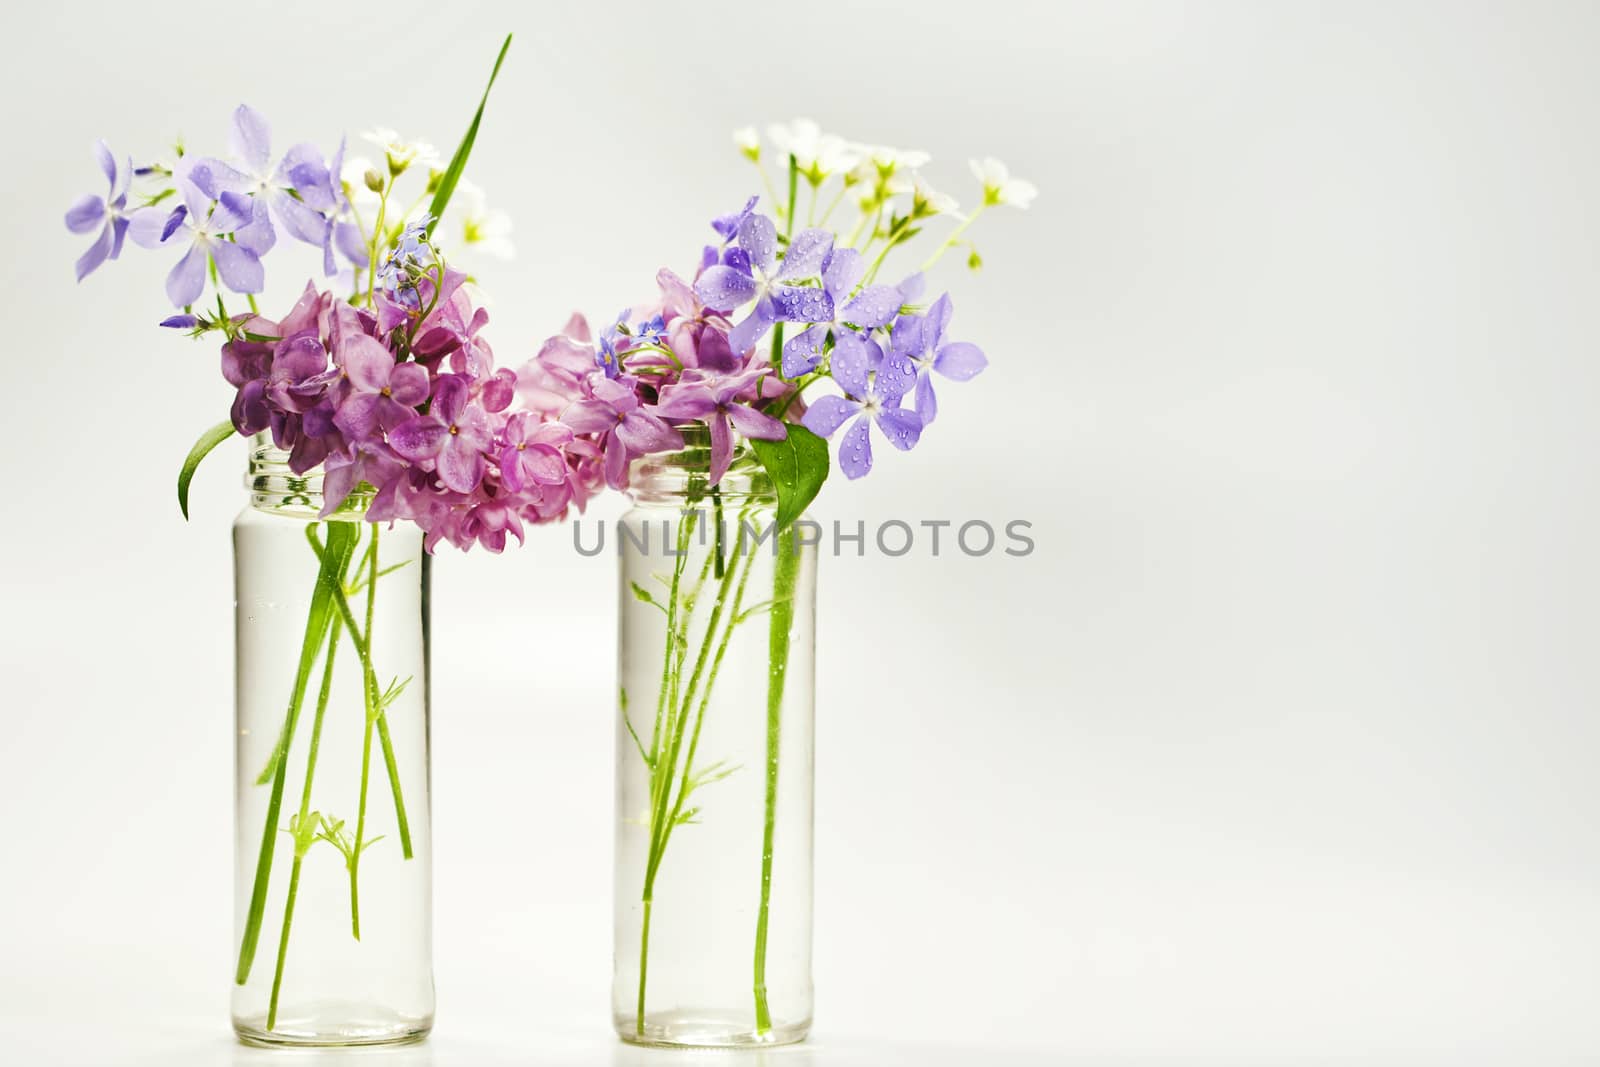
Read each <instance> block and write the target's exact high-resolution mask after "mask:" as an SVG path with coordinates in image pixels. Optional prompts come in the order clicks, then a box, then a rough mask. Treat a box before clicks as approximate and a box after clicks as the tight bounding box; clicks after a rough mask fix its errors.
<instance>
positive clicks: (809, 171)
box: [752, 119, 860, 185]
mask: <svg viewBox="0 0 1600 1067" xmlns="http://www.w3.org/2000/svg"><path fill="white" fill-rule="evenodd" d="M752 132H753V131H752ZM767 139H768V140H770V141H771V142H772V144H773V146H774V147H775V148H777V149H778V151H779V152H780V153H782V154H783V155H785V156H793V157H794V162H795V167H796V168H798V169H799V171H800V173H802V174H804V175H805V176H806V180H807V181H809V182H811V184H813V185H817V184H820V183H821V182H822V181H823V179H825V178H827V177H829V176H830V175H833V174H841V173H843V172H845V171H848V170H850V169H851V168H853V167H854V166H855V165H856V164H857V163H858V162H859V161H860V154H859V153H858V152H857V151H856V148H855V146H854V145H852V144H851V143H850V142H849V141H846V140H845V139H844V138H843V137H838V136H835V135H834V134H831V133H823V132H822V129H821V128H820V127H819V126H818V125H817V124H816V123H815V122H812V121H811V120H810V119H795V120H794V121H793V122H791V123H788V124H787V125H784V124H781V123H780V124H775V125H772V126H768V127H767Z"/></svg>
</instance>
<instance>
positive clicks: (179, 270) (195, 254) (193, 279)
mask: <svg viewBox="0 0 1600 1067" xmlns="http://www.w3.org/2000/svg"><path fill="white" fill-rule="evenodd" d="M205 287H206V251H205V249H204V248H202V247H201V246H200V245H190V246H189V251H188V252H186V253H184V257H183V258H182V259H180V260H178V263H177V265H176V266H174V267H173V268H172V271H171V273H169V274H168V275H167V299H168V300H171V301H172V306H173V307H180V308H181V307H188V306H189V305H190V304H192V303H194V302H195V301H196V300H199V299H200V293H201V292H202V291H203V290H204V289H205Z"/></svg>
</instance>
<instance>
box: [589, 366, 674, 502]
mask: <svg viewBox="0 0 1600 1067" xmlns="http://www.w3.org/2000/svg"><path fill="white" fill-rule="evenodd" d="M593 390H594V396H593V397H592V398H591V399H588V400H578V401H575V402H574V403H573V404H571V405H570V406H569V407H568V408H567V410H566V411H565V412H563V413H562V415H561V421H562V422H563V423H565V424H566V425H567V426H568V427H569V428H571V430H572V432H573V433H580V434H591V433H592V434H602V435H604V440H605V475H606V484H607V485H609V486H611V488H613V489H622V488H624V487H626V486H627V484H628V461H629V460H630V459H631V458H633V457H634V456H642V455H645V454H646V453H649V452H666V451H669V450H672V449H678V448H682V447H683V435H682V434H680V433H678V431H677V430H674V429H673V428H672V427H670V426H668V425H667V424H666V423H665V422H663V421H661V418H660V416H659V415H657V414H655V413H654V412H652V411H648V410H646V409H645V406H644V405H643V404H641V403H640V402H639V396H638V394H637V393H636V392H635V391H634V385H633V382H632V380H631V379H612V378H597V379H596V380H595V382H594V383H593Z"/></svg>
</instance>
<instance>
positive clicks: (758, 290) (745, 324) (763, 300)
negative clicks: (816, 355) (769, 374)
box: [694, 215, 833, 353]
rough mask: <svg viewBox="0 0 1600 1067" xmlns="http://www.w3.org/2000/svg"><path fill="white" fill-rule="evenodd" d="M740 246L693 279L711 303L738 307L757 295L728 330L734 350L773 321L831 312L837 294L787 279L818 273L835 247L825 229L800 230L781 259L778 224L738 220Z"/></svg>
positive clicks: (758, 218) (818, 317) (746, 346)
mask: <svg viewBox="0 0 1600 1067" xmlns="http://www.w3.org/2000/svg"><path fill="white" fill-rule="evenodd" d="M738 240H739V247H738V248H736V249H729V250H728V252H727V253H726V254H725V255H724V256H723V262H722V263H719V264H717V265H715V266H711V267H708V268H706V269H705V270H704V271H703V272H702V273H701V275H700V277H699V279H698V280H697V281H696V282H695V283H694V292H695V296H697V297H699V299H700V301H701V302H702V303H703V304H705V305H706V307H708V308H712V309H714V310H716V311H734V310H736V309H738V308H741V307H743V306H745V305H746V304H749V303H750V302H751V301H754V302H755V304H754V306H753V307H752V308H751V310H750V314H749V315H748V316H746V317H745V319H744V320H743V321H741V322H740V323H739V324H738V325H737V326H735V327H734V328H733V331H732V332H731V333H730V334H729V335H728V344H729V345H730V346H731V347H732V349H733V351H735V352H741V353H742V352H748V351H749V350H750V349H751V348H752V347H754V345H755V343H756V342H757V341H759V340H761V338H762V337H764V336H765V335H766V332H767V331H768V330H769V329H771V328H772V324H773V323H774V322H779V321H784V322H820V321H823V320H825V319H829V318H831V317H832V316H833V300H832V298H831V297H830V296H829V295H828V294H827V293H826V292H824V291H823V290H821V289H818V288H816V287H815V286H797V285H787V284H784V283H786V282H795V281H800V280H802V279H806V278H810V277H814V276H815V275H816V274H817V273H818V272H819V271H820V270H821V269H822V264H823V261H824V260H826V259H827V258H828V253H829V252H830V251H831V250H832V249H833V234H831V233H829V232H828V231H827V230H822V229H810V230H802V231H801V232H800V233H798V234H796V235H795V237H794V240H792V241H791V242H790V243H789V248H788V251H787V252H786V253H785V255H784V257H783V260H782V262H781V263H780V262H779V261H778V230H777V227H776V226H774V225H773V223H772V220H771V219H769V218H767V217H766V216H765V215H749V216H746V217H745V218H744V220H743V221H742V222H740V223H739V231H738Z"/></svg>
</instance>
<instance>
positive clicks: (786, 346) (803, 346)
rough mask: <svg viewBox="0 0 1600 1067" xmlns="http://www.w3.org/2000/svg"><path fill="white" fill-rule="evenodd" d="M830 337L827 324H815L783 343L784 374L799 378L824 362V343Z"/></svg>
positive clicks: (788, 376) (787, 376) (786, 376)
mask: <svg viewBox="0 0 1600 1067" xmlns="http://www.w3.org/2000/svg"><path fill="white" fill-rule="evenodd" d="M827 339H828V327H827V326H813V327H811V328H810V329H808V330H804V331H802V332H800V333H797V334H795V335H794V336H793V337H791V338H789V339H788V340H787V341H785V342H784V343H783V376H784V377H785V378H798V377H800V375H802V374H810V373H811V372H812V371H814V370H816V369H817V364H819V363H821V362H822V344H823V342H824V341H826V340H827Z"/></svg>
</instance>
